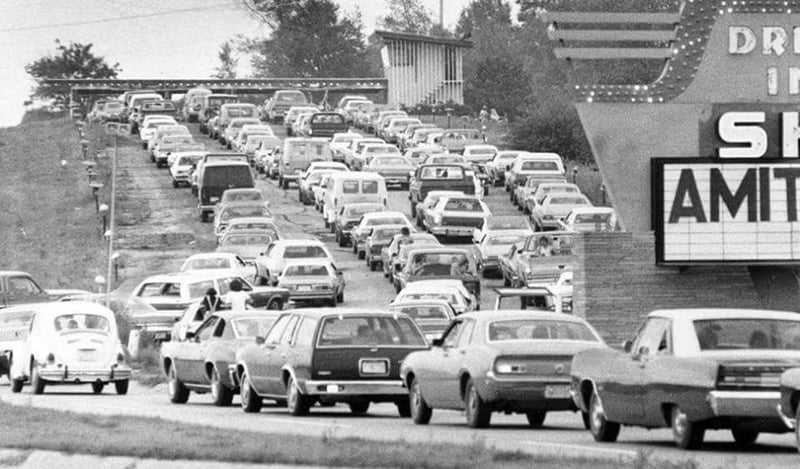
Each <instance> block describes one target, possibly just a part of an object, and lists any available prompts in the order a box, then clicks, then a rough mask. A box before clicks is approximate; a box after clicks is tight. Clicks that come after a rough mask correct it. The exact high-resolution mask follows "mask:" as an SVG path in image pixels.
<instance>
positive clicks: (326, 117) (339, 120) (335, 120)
mask: <svg viewBox="0 0 800 469" xmlns="http://www.w3.org/2000/svg"><path fill="white" fill-rule="evenodd" d="M311 123H312V124H344V117H342V115H341V114H314V115H313V116H312V117H311Z"/></svg>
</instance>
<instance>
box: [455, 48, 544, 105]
mask: <svg viewBox="0 0 800 469" xmlns="http://www.w3.org/2000/svg"><path fill="white" fill-rule="evenodd" d="M530 94H531V83H530V77H529V76H528V74H527V73H525V70H524V68H523V66H522V62H521V61H520V60H515V59H513V58H511V57H487V58H484V59H483V60H481V62H479V63H478V65H477V67H476V70H475V75H474V78H473V79H472V80H470V81H469V82H467V83H466V84H465V85H464V101H465V102H466V103H470V104H472V106H471V107H472V108H473V109H476V108H479V107H480V106H484V105H485V106H488V107H490V108H494V109H496V110H497V112H498V113H499V114H501V115H505V116H506V117H508V118H509V119H512V120H513V119H514V118H516V117H517V116H518V115H519V114H520V109H519V105H520V103H521V102H522V101H523V100H524V99H525V98H526V97H528V96H530Z"/></svg>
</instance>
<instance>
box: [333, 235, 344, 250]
mask: <svg viewBox="0 0 800 469" xmlns="http://www.w3.org/2000/svg"><path fill="white" fill-rule="evenodd" d="M334 238H335V239H336V244H338V245H339V247H340V248H342V247H344V243H343V242H342V236H341V235H340V234H339V232H338V231H337V232H336V233H335V234H334Z"/></svg>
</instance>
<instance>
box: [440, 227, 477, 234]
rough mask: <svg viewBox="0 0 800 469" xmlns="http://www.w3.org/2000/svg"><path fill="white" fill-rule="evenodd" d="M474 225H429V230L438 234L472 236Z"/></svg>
mask: <svg viewBox="0 0 800 469" xmlns="http://www.w3.org/2000/svg"><path fill="white" fill-rule="evenodd" d="M474 230H475V228H474V227H471V226H431V227H430V231H431V233H433V234H434V235H439V236H472V233H473V231H474Z"/></svg>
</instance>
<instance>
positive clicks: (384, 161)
mask: <svg viewBox="0 0 800 469" xmlns="http://www.w3.org/2000/svg"><path fill="white" fill-rule="evenodd" d="M372 166H411V162H410V161H407V160H406V159H405V158H400V157H388V158H386V157H382V158H375V159H374V160H372Z"/></svg>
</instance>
